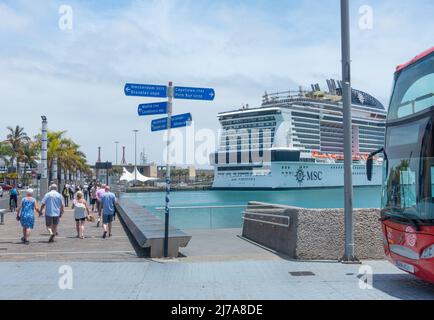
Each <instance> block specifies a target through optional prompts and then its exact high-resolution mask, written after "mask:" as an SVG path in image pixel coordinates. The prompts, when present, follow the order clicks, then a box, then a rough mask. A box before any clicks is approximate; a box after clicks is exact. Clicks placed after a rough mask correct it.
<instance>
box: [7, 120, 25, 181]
mask: <svg viewBox="0 0 434 320" xmlns="http://www.w3.org/2000/svg"><path fill="white" fill-rule="evenodd" d="M7 129H8V130H9V134H8V135H7V136H6V141H7V142H8V143H9V146H10V147H11V150H12V155H11V164H12V166H13V164H14V161H16V172H17V174H18V179H19V178H20V176H19V172H20V170H19V168H20V157H21V155H22V153H21V149H22V147H23V145H24V144H25V143H28V142H29V141H30V138H29V136H28V135H27V133H25V132H24V128H22V127H20V126H19V125H17V126H15V128H13V127H7Z"/></svg>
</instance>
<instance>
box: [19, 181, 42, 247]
mask: <svg viewBox="0 0 434 320" xmlns="http://www.w3.org/2000/svg"><path fill="white" fill-rule="evenodd" d="M33 193H34V192H33V189H28V190H27V191H26V196H25V197H24V198H23V199H22V200H21V203H20V205H19V207H18V209H17V220H18V221H20V222H21V226H22V227H23V237H22V238H21V241H22V242H23V243H24V244H29V243H30V241H29V239H30V231H31V230H32V229H33V228H34V226H35V211H36V212H38V213H40V211H39V207H38V202H37V201H36V199H35V198H33Z"/></svg>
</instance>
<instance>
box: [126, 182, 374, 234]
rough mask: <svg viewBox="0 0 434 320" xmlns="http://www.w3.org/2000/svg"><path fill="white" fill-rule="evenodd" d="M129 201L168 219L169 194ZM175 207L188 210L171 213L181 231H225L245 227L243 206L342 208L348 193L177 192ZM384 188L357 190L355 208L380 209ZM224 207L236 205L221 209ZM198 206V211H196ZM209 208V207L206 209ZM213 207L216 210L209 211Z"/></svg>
mask: <svg viewBox="0 0 434 320" xmlns="http://www.w3.org/2000/svg"><path fill="white" fill-rule="evenodd" d="M122 197H124V198H128V199H130V200H132V201H134V202H136V203H138V204H140V205H142V206H143V207H146V208H147V209H148V210H150V211H151V212H152V213H154V214H156V215H158V216H159V217H161V218H163V217H164V211H162V210H158V208H161V207H164V204H165V193H164V192H152V193H130V194H124V195H123V196H122ZM170 201H171V207H188V208H187V209H173V210H171V224H172V225H174V226H176V227H178V228H181V229H222V228H240V227H241V226H242V214H243V211H244V208H243V207H240V206H245V205H246V204H247V203H248V202H249V201H259V202H267V203H273V204H283V205H291V206H297V207H304V208H342V207H343V204H344V191H343V189H342V188H336V189H305V190H300V189H298V190H282V191H238V190H237V191H235V190H228V191H217V190H207V191H192V192H173V193H172V194H171V196H170ZM380 203H381V187H363V188H355V189H354V207H355V208H379V207H380ZM221 206H234V207H232V208H221ZM194 207H197V208H194ZM204 207H207V208H204ZM208 207H212V208H208Z"/></svg>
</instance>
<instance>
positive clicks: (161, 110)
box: [138, 102, 168, 116]
mask: <svg viewBox="0 0 434 320" xmlns="http://www.w3.org/2000/svg"><path fill="white" fill-rule="evenodd" d="M167 107H168V104H167V102H156V103H147V104H141V105H139V108H138V113H139V116H153V115H156V114H165V113H167Z"/></svg>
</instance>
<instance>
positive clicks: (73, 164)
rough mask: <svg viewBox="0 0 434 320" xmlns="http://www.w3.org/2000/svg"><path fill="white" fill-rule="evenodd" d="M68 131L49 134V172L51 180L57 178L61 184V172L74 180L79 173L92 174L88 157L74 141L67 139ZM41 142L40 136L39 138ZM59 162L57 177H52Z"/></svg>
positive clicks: (50, 132)
mask: <svg viewBox="0 0 434 320" xmlns="http://www.w3.org/2000/svg"><path fill="white" fill-rule="evenodd" d="M65 134H66V131H57V132H52V131H49V132H48V150H47V151H48V152H47V153H48V155H47V160H48V170H49V171H48V172H49V175H50V180H52V179H54V178H57V179H58V180H59V182H60V181H61V179H62V175H61V171H62V170H63V171H64V172H65V174H66V172H68V173H69V177H67V179H68V178H69V179H70V180H72V179H71V178H72V175H73V174H74V175H76V174H77V172H78V171H80V172H83V173H85V174H87V175H90V174H91V173H92V172H91V170H90V168H89V166H88V165H87V164H86V156H85V155H84V153H83V152H81V151H80V146H79V145H78V144H76V143H75V142H74V141H73V140H72V139H69V138H66V137H65ZM37 139H38V140H39V145H40V143H41V142H40V140H41V137H40V135H38V136H37ZM55 159H56V160H57V177H53V176H52V171H53V170H52V169H53V165H54V163H55V161H54V160H55Z"/></svg>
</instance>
